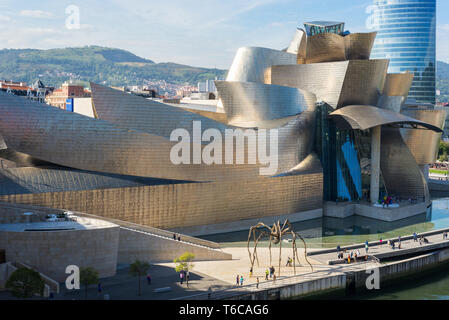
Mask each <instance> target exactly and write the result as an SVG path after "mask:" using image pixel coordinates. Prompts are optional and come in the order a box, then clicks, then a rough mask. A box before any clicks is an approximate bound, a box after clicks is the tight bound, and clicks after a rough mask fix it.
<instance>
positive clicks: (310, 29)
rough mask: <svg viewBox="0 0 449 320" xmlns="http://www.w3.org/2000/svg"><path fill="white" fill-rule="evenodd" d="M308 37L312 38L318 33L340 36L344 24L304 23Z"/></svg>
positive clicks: (326, 22) (329, 22)
mask: <svg viewBox="0 0 449 320" xmlns="http://www.w3.org/2000/svg"><path fill="white" fill-rule="evenodd" d="M304 27H305V28H306V33H307V35H308V36H314V35H316V34H320V33H335V34H342V33H343V31H344V29H345V23H344V22H332V21H312V22H306V23H304Z"/></svg>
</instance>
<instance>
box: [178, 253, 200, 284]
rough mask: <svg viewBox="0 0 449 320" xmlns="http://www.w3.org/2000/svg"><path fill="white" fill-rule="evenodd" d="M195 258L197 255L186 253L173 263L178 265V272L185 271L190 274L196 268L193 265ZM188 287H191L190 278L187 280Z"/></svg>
mask: <svg viewBox="0 0 449 320" xmlns="http://www.w3.org/2000/svg"><path fill="white" fill-rule="evenodd" d="M194 258H195V255H194V254H193V253H191V252H188V251H187V252H184V253H183V254H182V255H181V256H179V257H178V258H176V259H174V260H173V262H174V263H175V264H176V268H175V270H176V272H181V271H185V272H186V273H188V272H190V270H192V269H193V267H194V266H195V265H194V264H193V263H192V260H193V259H194ZM186 283H187V287H189V278H188V277H187V278H186Z"/></svg>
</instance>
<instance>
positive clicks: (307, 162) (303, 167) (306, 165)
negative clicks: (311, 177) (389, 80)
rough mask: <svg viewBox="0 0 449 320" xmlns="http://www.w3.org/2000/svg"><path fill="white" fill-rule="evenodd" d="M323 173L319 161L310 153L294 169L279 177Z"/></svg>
mask: <svg viewBox="0 0 449 320" xmlns="http://www.w3.org/2000/svg"><path fill="white" fill-rule="evenodd" d="M311 173H323V166H322V165H321V161H320V159H319V158H318V156H317V155H316V154H315V153H311V154H309V155H308V156H307V158H305V159H304V160H303V161H302V162H301V163H300V164H298V165H297V166H296V167H294V168H292V169H291V170H288V171H287V172H285V173H283V174H280V175H279V176H282V177H285V176H294V175H300V174H311Z"/></svg>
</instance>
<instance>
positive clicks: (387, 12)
mask: <svg viewBox="0 0 449 320" xmlns="http://www.w3.org/2000/svg"><path fill="white" fill-rule="evenodd" d="M372 14H373V16H372V17H373V20H372V22H373V28H374V29H375V30H377V31H378V34H377V38H376V41H375V44H374V48H373V51H372V54H371V58H372V59H384V58H386V59H390V66H389V70H388V71H389V72H390V73H402V72H406V71H410V72H413V73H414V75H415V77H414V79H413V85H412V87H411V89H410V93H409V98H412V99H416V100H417V101H418V102H420V103H432V104H434V103H435V66H436V52H435V38H436V0H374V6H373V11H372Z"/></svg>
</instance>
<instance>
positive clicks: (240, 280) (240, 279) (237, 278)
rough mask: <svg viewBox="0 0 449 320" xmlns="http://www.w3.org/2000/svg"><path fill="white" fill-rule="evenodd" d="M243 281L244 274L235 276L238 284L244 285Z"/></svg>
mask: <svg viewBox="0 0 449 320" xmlns="http://www.w3.org/2000/svg"><path fill="white" fill-rule="evenodd" d="M243 281H244V278H243V275H237V277H236V278H235V282H236V284H237V285H241V286H243Z"/></svg>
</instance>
